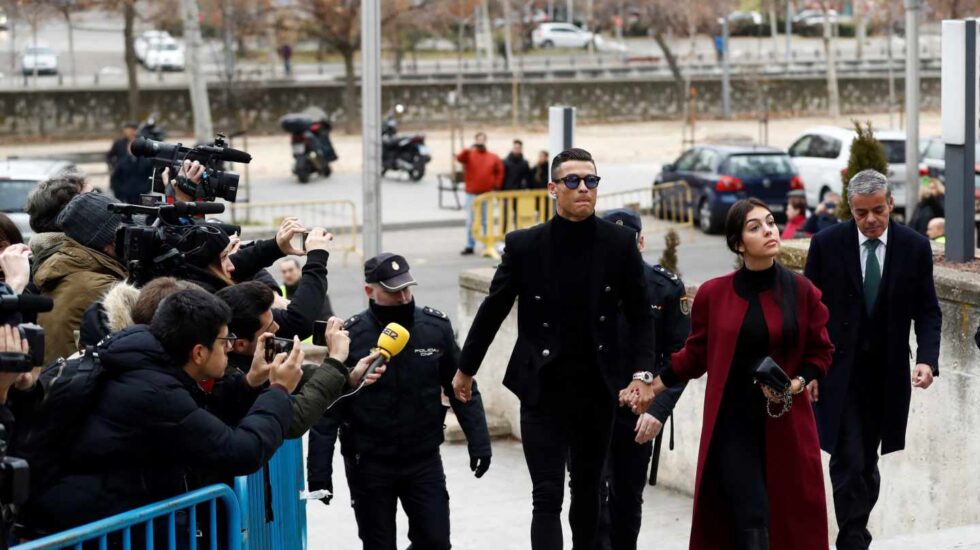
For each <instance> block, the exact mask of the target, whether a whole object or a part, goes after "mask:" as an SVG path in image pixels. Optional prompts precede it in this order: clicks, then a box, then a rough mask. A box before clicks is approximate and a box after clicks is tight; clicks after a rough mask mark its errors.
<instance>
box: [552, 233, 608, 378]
mask: <svg viewBox="0 0 980 550" xmlns="http://www.w3.org/2000/svg"><path fill="white" fill-rule="evenodd" d="M596 225H597V222H596V217H595V215H592V216H589V217H588V218H586V219H585V220H582V221H579V222H573V221H571V220H569V219H567V218H563V217H561V216H555V217H554V219H553V221H552V228H551V237H552V262H553V266H554V271H553V272H552V275H551V276H552V280H551V281H550V284H553V285H556V287H557V291H558V292H557V294H558V296H560V297H561V299H560V300H559V304H560V306H559V308H560V309H559V311H557V312H555V313H556V317H555V321H556V322H557V325H558V329H559V332H558V334H559V335H560V339H561V356H560V357H559V358H558V360H557V361H556V363H557V364H558V365H560V368H561V370H562V373H561V375H562V378H565V379H567V380H570V379H576V380H582V379H583V378H584V379H587V380H589V381H590V382H591V381H592V377H593V375H595V376H596V377H597V376H598V366H597V365H596V362H595V353H594V350H595V346H594V345H593V342H592V331H591V330H590V324H589V316H588V309H589V297H590V295H591V292H592V290H593V289H592V287H591V284H592V281H591V273H592V259H593V254H592V252H593V248H594V246H595V234H596Z"/></svg>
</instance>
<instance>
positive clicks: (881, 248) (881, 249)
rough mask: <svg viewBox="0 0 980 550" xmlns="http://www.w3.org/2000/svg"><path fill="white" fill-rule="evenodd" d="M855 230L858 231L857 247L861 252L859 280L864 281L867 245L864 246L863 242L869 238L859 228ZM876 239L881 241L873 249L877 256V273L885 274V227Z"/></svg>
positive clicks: (866, 264)
mask: <svg viewBox="0 0 980 550" xmlns="http://www.w3.org/2000/svg"><path fill="white" fill-rule="evenodd" d="M857 232H858V249H859V250H860V253H861V282H864V271H865V270H866V269H867V267H868V247H866V246H864V243H866V242H868V241H869V240H870V239H868V238H867V237H865V236H864V233H861V230H860V229H858V230H857ZM878 240H879V241H881V244H879V245H878V248H876V249H875V256H877V257H878V271H879V274H880V275H884V274H885V249H886V248H888V228H887V227H886V228H885V232H884V233H882V234H881V236H880V237H878Z"/></svg>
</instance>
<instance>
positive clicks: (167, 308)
mask: <svg viewBox="0 0 980 550" xmlns="http://www.w3.org/2000/svg"><path fill="white" fill-rule="evenodd" d="M229 322H231V309H230V308H229V307H228V306H227V305H226V304H225V303H224V302H222V301H221V300H219V299H217V298H215V297H214V296H212V295H211V294H208V293H207V292H205V291H203V290H181V291H179V292H175V293H174V294H171V295H170V296H168V297H166V298H165V299H164V300H163V302H161V303H160V307H159V309H157V312H156V315H154V316H153V321H151V322H150V332H151V333H152V334H153V336H155V337H156V339H157V340H159V341H160V344H161V345H162V346H163V349H165V350H167V353H168V354H170V357H171V359H173V361H174V366H177V367H183V366H184V365H185V364H186V363H187V361H188V360H189V359H190V356H191V351H192V350H193V349H194V346H196V345H198V344H201V345H202V346H206V347H209V348H210V347H211V346H213V345H214V341H215V340H217V339H218V334H219V333H220V332H221V327H223V326H227V325H228V323H229Z"/></svg>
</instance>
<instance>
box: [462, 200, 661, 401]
mask: <svg viewBox="0 0 980 550" xmlns="http://www.w3.org/2000/svg"><path fill="white" fill-rule="evenodd" d="M596 222H597V227H596V234H595V242H594V243H593V253H592V258H593V261H592V265H591V266H588V269H590V270H591V277H590V281H591V287H592V288H590V289H589V308H588V311H583V312H582V315H587V316H588V318H589V320H590V328H591V332H592V339H593V341H594V342H595V343H596V351H595V360H596V362H597V363H598V365H599V368H600V370H601V372H602V376H603V379H604V380H605V381H606V386H607V387H608V388H609V390H610V391H612V392H618V391H619V390H621V389H622V388H623V386H622V381H623V373H622V371H623V369H628V370H630V371H638V370H653V369H654V342H653V338H652V336H651V335H652V334H653V328H652V325H651V322H652V318H651V316H650V311H649V310H650V305H649V301H648V300H647V296H646V281H645V278H644V275H643V260H642V258H641V257H640V251H639V250H638V249H637V247H636V233H635V232H633V231H631V230H629V229H627V228H624V227H622V226H619V225H616V224H613V223H610V222H607V221H605V220H602V219H598V220H596ZM551 231H552V222H550V221H549V222H546V223H543V224H541V225H537V226H534V227H532V228H530V229H524V230H520V231H514V232H511V233H509V234H508V235H507V238H506V248H505V249H504V256H503V258H502V260H501V263H500V266H499V267H497V272H496V274H494V277H493V281H492V282H491V283H490V294H489V295H488V296H487V297H486V299H485V300H484V301H483V304H481V305H480V309H479V311H477V314H476V318H475V319H474V320H473V326H472V327H471V328H470V332H469V334H468V335H467V337H466V343H465V344H464V345H463V351H462V353H461V355H460V360H459V369H460V370H461V371H462V372H464V373H466V374H469V375H474V374H476V372H477V370H478V369H479V368H480V364H481V363H482V362H483V358H484V356H485V355H486V353H487V348H489V347H490V343H491V342H493V338H494V336H495V335H496V334H497V330H498V329H499V328H500V324H501V323H503V321H504V319H505V318H506V317H507V315H508V314H509V313H510V310H511V308H512V307H513V305H514V300H515V299H518V298H519V300H518V304H517V343H516V344H515V345H514V350H513V352H512V353H511V356H510V362H509V363H508V365H507V372H506V373H505V375H504V385H505V386H506V387H507V388H508V389H510V390H511V391H512V392H514V393H515V394H516V395H517V396H518V397H519V398H520V399H521V401H522V402H525V403H529V404H534V403H536V402H537V400H538V398H539V396H540V386H541V380H540V373H541V369H542V368H543V367H544V366H545V365H548V364H549V363H550V362H552V361H554V360H555V359H556V358H558V357H559V356H561V354H562V353H561V352H562V350H561V349H560V342H561V338H560V336H559V334H558V325H559V322H558V319H557V318H556V316H557V315H558V313H559V311H560V310H561V309H560V301H561V299H562V297H561V296H560V295H558V292H557V290H556V285H555V284H554V280H555V277H560V276H561V274H560V273H555V272H554V269H553V260H554V258H553V257H552V255H553V251H552V246H553V245H552V241H551ZM620 313H623V314H625V316H626V318H627V319H628V321H629V327H630V330H631V332H632V333H633V335H634V336H633V338H634V341H635V342H636V344H637V345H636V346H635V347H634V348H633V349H631V350H629V353H630V355H631V356H632V357H627V358H622V357H620V349H619V348H620V345H619V338H618V337H617V318H618V316H619V314H620ZM622 359H625V360H624V361H622V362H621V360H622Z"/></svg>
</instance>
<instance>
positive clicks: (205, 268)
mask: <svg viewBox="0 0 980 550" xmlns="http://www.w3.org/2000/svg"><path fill="white" fill-rule="evenodd" d="M210 229H212V228H209V227H205V226H194V227H192V228H188V229H186V231H187V235H186V236H185V238H184V240H183V242H182V243H181V244H180V245H179V246H178V248H179V249H180V251H181V252H184V255H185V260H186V262H187V264H188V266H187V268H186V269H185V273H184V276H185V278H186V279H188V280H191V281H193V282H195V283H197V284H199V285H201V286H202V287H203V288H204V289H205V290H208V291H211V292H217V291H219V290H221V289H223V288H227V287H230V286H232V285H233V284H235V283H236V282H240V281H246V282H247V281H250V280H251V279H252V278H253V277H254V276H255V273H257V272H258V271H260V270H261V269H263V268H265V267H267V266H269V265H272V263H273V262H275V260H277V259H279V258H281V257H283V256H284V255H285V254H290V255H302V254H305V255H306V256H307V259H306V265H304V266H303V275H302V277H301V278H300V282H299V287H298V288H297V290H296V294H294V295H293V300H291V301H290V302H289V305H288V306H287V307H286V308H285V309H273V310H272V312H273V315H274V317H275V321H276V323H277V324H278V325H279V330H278V331H277V333H276V335H277V336H279V337H282V338H292V337H293V336H299V338H300V339H305V338H307V337H309V336H310V335H311V334H313V322H314V321H316V320H317V319H318V318H319V315H320V310H321V309H322V307H323V301H324V299H325V297H326V293H327V260H329V258H330V253H329V252H328V251H327V246H328V245H329V243H330V241H331V240H332V239H333V235H331V234H330V233H327V232H326V230H324V229H323V228H320V227H316V228H313V230H311V231H310V234H309V236H308V237H307V238H306V252H303V251H302V250H296V249H295V248H293V246H292V244H291V241H292V239H293V237H294V236H295V235H297V234H302V233H304V232H305V231H306V229H305V228H304V227H303V226H302V225H301V224H300V223H299V221H298V220H297V219H296V218H286V219H285V220H283V223H282V226H280V228H279V232H278V233H277V235H276V238H275V240H272V239H269V240H262V241H257V242H256V243H255V244H254V245H253V246H251V247H248V248H246V249H242V250H239V249H238V248H239V246H240V244H239V243H240V241H239V240H238V237H228V235H226V234H224V233H223V232H221V231H211V230H210Z"/></svg>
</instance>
